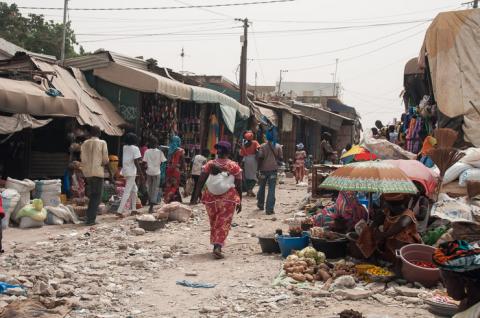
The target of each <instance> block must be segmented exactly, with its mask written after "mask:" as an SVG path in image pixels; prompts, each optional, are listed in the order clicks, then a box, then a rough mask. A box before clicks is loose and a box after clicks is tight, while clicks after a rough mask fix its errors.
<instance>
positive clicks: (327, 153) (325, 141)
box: [320, 132, 335, 163]
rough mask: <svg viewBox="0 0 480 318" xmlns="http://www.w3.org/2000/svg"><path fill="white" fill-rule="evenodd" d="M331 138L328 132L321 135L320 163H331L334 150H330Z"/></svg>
mask: <svg viewBox="0 0 480 318" xmlns="http://www.w3.org/2000/svg"><path fill="white" fill-rule="evenodd" d="M331 136H332V135H330V133H328V132H324V133H323V134H322V141H321V142H320V163H333V160H334V157H335V150H333V148H332V144H331Z"/></svg>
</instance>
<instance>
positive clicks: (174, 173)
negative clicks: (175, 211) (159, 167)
mask: <svg viewBox="0 0 480 318" xmlns="http://www.w3.org/2000/svg"><path fill="white" fill-rule="evenodd" d="M181 145H182V140H181V139H180V137H178V136H172V138H171V139H170V143H169V145H168V156H167V159H168V161H167V171H166V180H165V191H164V198H163V200H164V201H165V203H167V204H168V203H170V202H174V201H177V202H182V196H181V195H180V180H181V174H182V172H183V171H185V150H183V149H182V148H180V146H181Z"/></svg>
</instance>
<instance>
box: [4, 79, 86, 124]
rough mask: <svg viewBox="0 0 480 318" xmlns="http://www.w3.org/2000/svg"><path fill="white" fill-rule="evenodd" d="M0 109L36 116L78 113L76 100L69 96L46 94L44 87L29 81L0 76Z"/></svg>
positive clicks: (74, 114) (72, 114)
mask: <svg viewBox="0 0 480 318" xmlns="http://www.w3.org/2000/svg"><path fill="white" fill-rule="evenodd" d="M0 110H1V111H4V112H7V113H12V114H30V115H36V116H65V117H76V116H78V115H79V108H78V104H77V101H76V100H75V99H74V98H71V97H60V96H57V97H52V96H49V95H47V93H46V87H44V86H43V85H39V84H36V83H34V82H30V81H17V80H11V79H6V78H0Z"/></svg>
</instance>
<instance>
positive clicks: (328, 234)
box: [310, 227, 342, 241]
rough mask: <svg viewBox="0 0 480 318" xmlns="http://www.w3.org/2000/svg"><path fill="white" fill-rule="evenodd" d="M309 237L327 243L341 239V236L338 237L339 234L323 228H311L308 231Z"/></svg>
mask: <svg viewBox="0 0 480 318" xmlns="http://www.w3.org/2000/svg"><path fill="white" fill-rule="evenodd" d="M310 236H311V237H313V238H318V239H325V240H328V241H334V240H338V239H340V238H342V235H340V234H339V233H336V232H333V231H329V230H326V229H324V228H323V227H312V228H311V229H310Z"/></svg>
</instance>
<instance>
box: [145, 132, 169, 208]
mask: <svg viewBox="0 0 480 318" xmlns="http://www.w3.org/2000/svg"><path fill="white" fill-rule="evenodd" d="M165 161H167V158H165V155H164V154H163V152H162V151H161V150H160V149H159V148H158V139H157V138H155V137H152V138H150V143H149V148H148V149H147V150H146V151H145V154H144V155H143V162H145V163H146V164H147V171H146V175H147V192H148V203H149V205H150V208H149V209H148V212H149V213H152V212H153V206H154V205H155V204H157V203H158V190H159V187H160V166H161V164H162V163H163V162H165Z"/></svg>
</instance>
